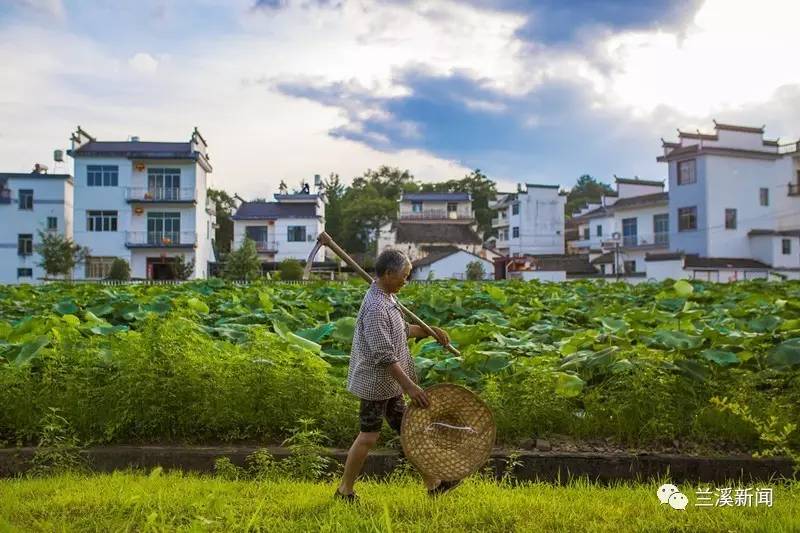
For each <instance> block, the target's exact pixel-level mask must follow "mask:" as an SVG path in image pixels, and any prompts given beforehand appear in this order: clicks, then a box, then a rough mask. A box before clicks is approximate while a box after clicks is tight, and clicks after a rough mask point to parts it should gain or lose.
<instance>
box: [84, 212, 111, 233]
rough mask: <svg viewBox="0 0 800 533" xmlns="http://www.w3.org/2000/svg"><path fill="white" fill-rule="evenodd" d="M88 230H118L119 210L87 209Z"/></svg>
mask: <svg viewBox="0 0 800 533" xmlns="http://www.w3.org/2000/svg"><path fill="white" fill-rule="evenodd" d="M86 231H117V212H116V211H86Z"/></svg>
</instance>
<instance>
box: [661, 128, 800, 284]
mask: <svg viewBox="0 0 800 533" xmlns="http://www.w3.org/2000/svg"><path fill="white" fill-rule="evenodd" d="M763 134H764V128H763V127H761V128H753V127H747V126H734V125H729V124H720V123H717V122H716V121H715V122H714V133H701V132H699V131H698V132H683V131H679V132H678V139H679V140H678V142H663V149H664V154H663V155H662V156H660V157H658V161H660V162H664V163H667V165H668V168H669V190H670V196H669V232H670V251H671V252H676V253H680V254H681V259H680V261H683V267H685V265H686V261H687V259H688V263H689V264H690V265H693V266H692V267H690V268H691V269H692V272H694V271H698V272H699V271H701V270H702V272H704V274H700V277H706V278H708V277H710V278H714V279H716V278H720V281H727V280H728V279H729V278H734V279H741V276H742V275H743V273H744V271H745V270H748V268H745V267H748V266H749V269H750V270H752V269H756V270H758V271H759V272H765V271H769V272H772V273H777V274H780V275H784V276H786V277H798V271H800V144H798V143H796V142H793V143H788V144H783V145H781V144H779V142H778V141H777V140H770V139H764V137H763ZM667 257H670V256H667ZM664 261H667V263H669V262H670V261H672V262H673V263H675V262H676V261H677V260H676V259H671V260H666V259H664V257H663V256H659V255H657V254H653V255H651V257H650V258H649V261H648V262H652V263H656V262H661V263H663V262H664ZM753 261H756V262H758V264H754V263H753ZM675 264H677V263H675ZM725 265H728V267H725ZM648 268H649V267H648ZM653 268H656V269H658V271H659V272H660V271H661V270H662V269H663V268H666V267H664V265H659V266H655V265H654V266H653ZM737 268H739V270H737ZM760 275H761V274H759V276H760ZM673 277H674V276H673Z"/></svg>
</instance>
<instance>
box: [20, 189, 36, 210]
mask: <svg viewBox="0 0 800 533" xmlns="http://www.w3.org/2000/svg"><path fill="white" fill-rule="evenodd" d="M19 208H20V209H33V189H20V190H19Z"/></svg>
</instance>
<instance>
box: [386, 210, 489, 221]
mask: <svg viewBox="0 0 800 533" xmlns="http://www.w3.org/2000/svg"><path fill="white" fill-rule="evenodd" d="M473 218H474V217H473V216H472V215H467V214H466V213H459V212H458V211H445V210H444V209H426V210H424V211H420V212H405V213H400V220H472V219H473Z"/></svg>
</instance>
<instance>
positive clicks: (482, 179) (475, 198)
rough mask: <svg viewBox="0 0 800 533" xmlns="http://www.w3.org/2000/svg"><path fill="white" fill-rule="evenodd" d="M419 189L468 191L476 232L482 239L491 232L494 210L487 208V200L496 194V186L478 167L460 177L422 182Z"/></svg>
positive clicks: (490, 199) (426, 190)
mask: <svg viewBox="0 0 800 533" xmlns="http://www.w3.org/2000/svg"><path fill="white" fill-rule="evenodd" d="M421 189H422V191H425V192H468V193H469V194H470V197H471V198H472V213H473V215H474V216H475V220H476V221H477V222H478V233H480V234H481V235H482V237H483V238H484V239H487V238H488V237H489V236H490V235H491V234H492V217H493V216H494V212H493V211H492V210H491V209H489V202H491V201H492V200H493V199H494V197H495V195H496V194H497V186H496V184H495V182H493V181H492V180H490V179H489V178H488V177H487V176H486V174H484V173H483V172H481V170H480V169H479V168H476V169H475V170H473V171H472V172H470V173H469V174H467V175H466V176H464V177H463V178H461V179H457V180H447V181H442V182H438V183H423V184H422V187H421Z"/></svg>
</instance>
